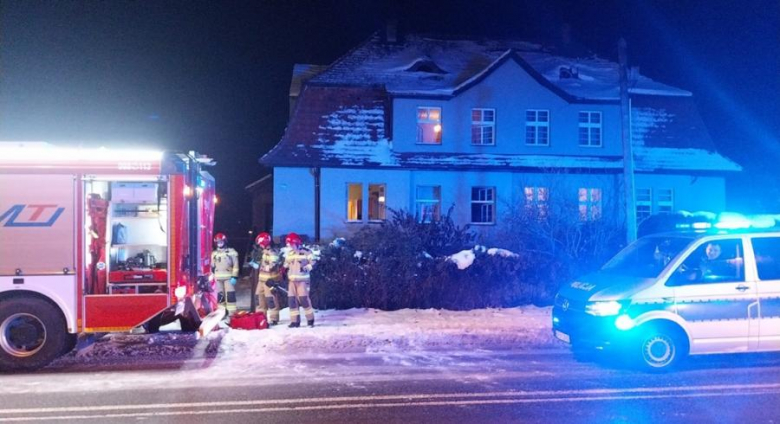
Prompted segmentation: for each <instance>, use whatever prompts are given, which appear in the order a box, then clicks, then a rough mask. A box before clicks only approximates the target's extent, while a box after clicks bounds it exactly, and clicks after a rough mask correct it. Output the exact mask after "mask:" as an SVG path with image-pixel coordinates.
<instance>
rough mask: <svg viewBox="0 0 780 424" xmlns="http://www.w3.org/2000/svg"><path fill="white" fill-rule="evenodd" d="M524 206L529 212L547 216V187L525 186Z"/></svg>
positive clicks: (548, 192)
mask: <svg viewBox="0 0 780 424" xmlns="http://www.w3.org/2000/svg"><path fill="white" fill-rule="evenodd" d="M524 194H525V207H526V209H527V211H528V212H529V213H535V214H537V215H538V216H539V217H545V216H547V210H548V200H549V199H550V191H549V189H548V188H547V187H525V189H524Z"/></svg>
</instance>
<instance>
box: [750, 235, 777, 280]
mask: <svg viewBox="0 0 780 424" xmlns="http://www.w3.org/2000/svg"><path fill="white" fill-rule="evenodd" d="M751 242H752V243H753V252H755V255H756V267H757V268H758V279H759V280H780V237H756V238H754V239H753V240H751Z"/></svg>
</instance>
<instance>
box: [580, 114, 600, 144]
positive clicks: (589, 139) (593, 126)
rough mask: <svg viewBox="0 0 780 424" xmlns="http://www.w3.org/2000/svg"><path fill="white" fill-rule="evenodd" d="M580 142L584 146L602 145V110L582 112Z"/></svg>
mask: <svg viewBox="0 0 780 424" xmlns="http://www.w3.org/2000/svg"><path fill="white" fill-rule="evenodd" d="M579 125H580V132H579V143H580V146H582V147H601V112H580V117H579Z"/></svg>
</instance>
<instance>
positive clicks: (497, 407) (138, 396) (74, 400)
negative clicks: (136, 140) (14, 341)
mask: <svg viewBox="0 0 780 424" xmlns="http://www.w3.org/2000/svg"><path fill="white" fill-rule="evenodd" d="M229 369H230V370H231V371H232V372H230V373H229V374H231V375H225V373H220V360H219V358H218V357H216V358H214V357H207V356H204V357H203V358H195V357H193V358H189V359H185V360H170V361H168V360H165V359H160V358H157V359H153V360H152V359H144V360H141V361H134V362H127V361H125V362H112V361H110V360H108V361H106V363H105V364H102V365H100V366H95V365H85V364H78V363H72V364H67V363H66V364H64V365H63V364H60V365H58V366H55V367H51V368H47V369H45V370H42V371H40V372H36V373H31V374H6V375H0V399H3V402H2V403H1V404H0V423H2V422H81V423H88V422H95V423H109V422H111V423H131V422H137V421H139V420H143V421H144V422H151V423H158V422H159V423H163V422H188V423H215V422H219V423H247V422H264V423H285V424H289V423H319V424H322V423H344V422H381V423H383V424H386V423H405V424H408V423H415V422H425V423H455V422H458V423H461V422H463V423H469V422H473V423H477V422H479V423H486V422H490V423H504V422H524V423H527V422H567V423H575V422H610V423H620V422H626V423H645V422H646V423H656V422H665V423H668V422H680V423H682V422H685V423H690V422H719V423H726V422H740V423H743V422H751V423H757V422H767V423H771V422H778V421H780V355H751V356H740V355H734V356H731V355H730V356H717V357H709V358H697V359H693V360H691V361H689V363H688V364H687V365H686V367H685V368H684V369H681V370H679V371H677V372H675V373H672V374H661V375H654V374H646V373H643V372H638V371H634V370H630V369H625V368H621V367H617V368H616V367H612V366H610V365H609V364H603V363H590V362H584V363H583V362H577V361H575V360H574V358H573V357H572V356H571V355H570V354H569V353H568V352H566V351H563V350H548V351H526V352H509V351H478V352H452V351H449V352H407V353H398V352H396V353H349V354H321V355H317V354H286V355H269V357H268V360H267V365H266V366H265V367H263V369H246V370H243V371H241V372H235V369H236V367H235V365H233V366H231V367H229ZM204 387H208V388H204Z"/></svg>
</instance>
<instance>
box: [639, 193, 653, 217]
mask: <svg viewBox="0 0 780 424" xmlns="http://www.w3.org/2000/svg"><path fill="white" fill-rule="evenodd" d="M641 191H646V192H647V200H640V192H641ZM640 206H641V207H646V208H647V213H646V214H644V213H643V214H640V212H639V208H640ZM652 215H653V189H652V188H646V187H642V188H637V189H636V223H637V225H638V224H640V223H642V221H644V220H645V219H647V218H650V216H652ZM642 216H644V217H642Z"/></svg>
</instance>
